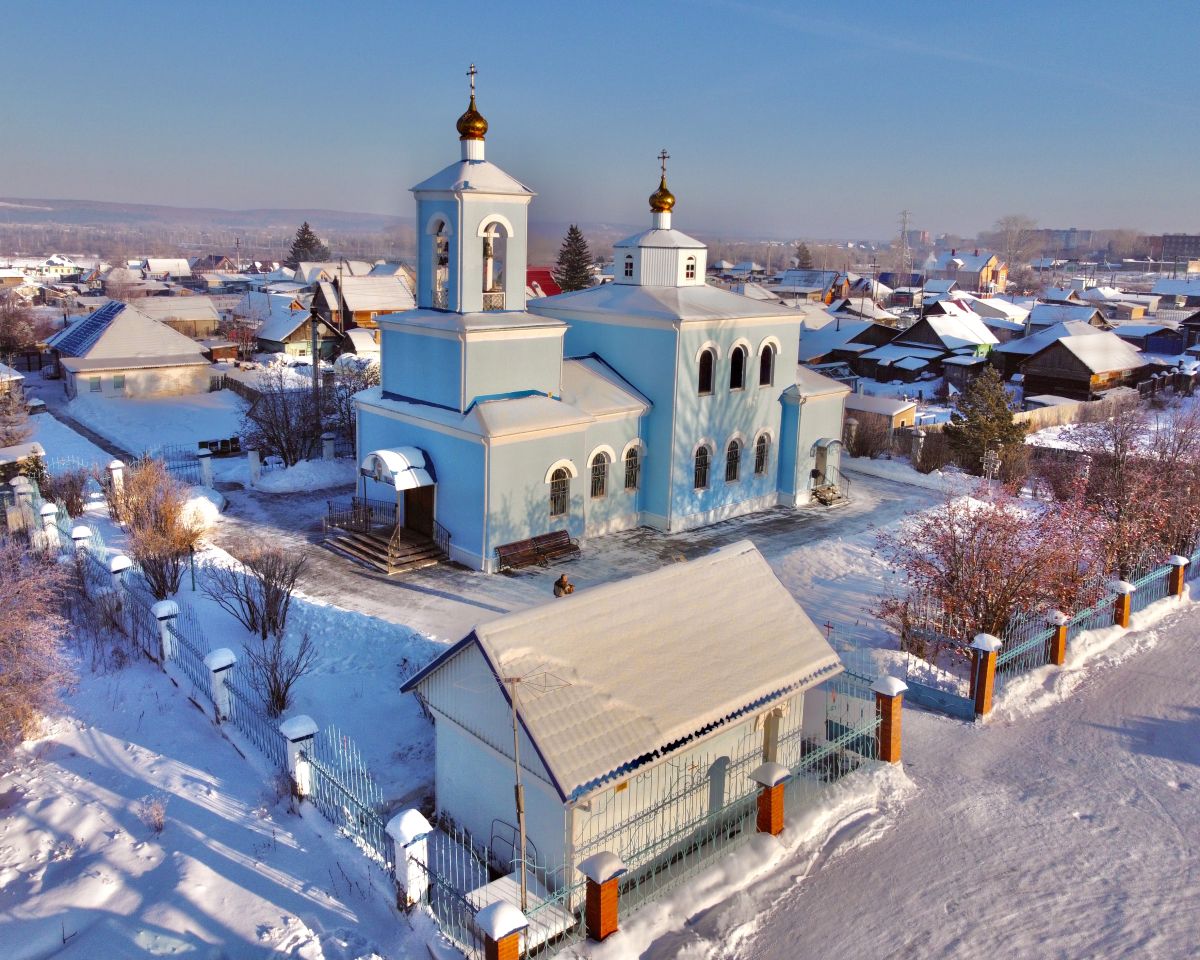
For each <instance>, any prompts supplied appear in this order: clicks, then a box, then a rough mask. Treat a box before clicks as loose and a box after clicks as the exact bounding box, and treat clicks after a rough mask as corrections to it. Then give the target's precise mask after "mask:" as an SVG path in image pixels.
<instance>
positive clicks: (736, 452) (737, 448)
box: [725, 440, 742, 483]
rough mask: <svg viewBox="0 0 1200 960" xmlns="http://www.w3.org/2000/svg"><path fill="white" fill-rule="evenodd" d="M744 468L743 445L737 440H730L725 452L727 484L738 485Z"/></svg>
mask: <svg viewBox="0 0 1200 960" xmlns="http://www.w3.org/2000/svg"><path fill="white" fill-rule="evenodd" d="M741 467H742V445H741V444H740V443H738V442H737V441H736V440H730V441H729V446H728V447H727V448H726V450H725V482H726V483H736V482H737V478H738V473H739V471H740V470H741Z"/></svg>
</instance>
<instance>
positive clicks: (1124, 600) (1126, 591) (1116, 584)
mask: <svg viewBox="0 0 1200 960" xmlns="http://www.w3.org/2000/svg"><path fill="white" fill-rule="evenodd" d="M1108 589H1109V590H1111V591H1112V592H1113V593H1115V594H1116V595H1117V600H1116V603H1114V604H1113V626H1114V627H1124V628H1126V629H1128V627H1129V612H1130V610H1131V609H1132V606H1133V591H1134V590H1135V589H1136V588H1135V587H1134V585H1133V584H1132V583H1130V582H1129V581H1128V580H1114V581H1113V582H1112V583H1110V584H1109V585H1108Z"/></svg>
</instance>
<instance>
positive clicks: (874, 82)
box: [0, 0, 1200, 237]
mask: <svg viewBox="0 0 1200 960" xmlns="http://www.w3.org/2000/svg"><path fill="white" fill-rule="evenodd" d="M5 6H6V9H5V12H4V20H3V22H4V33H5V34H6V36H7V38H8V41H9V42H7V43H6V44H5V55H4V57H3V59H0V89H3V90H5V91H7V94H8V96H6V98H5V100H6V102H7V103H8V105H9V107H10V109H15V110H17V111H19V113H20V114H21V119H20V120H19V121H17V120H15V119H14V118H13V117H12V116H11V115H10V120H9V123H8V124H7V125H6V134H5V137H4V141H3V143H2V144H0V196H2V195H7V196H26V197H71V198H82V199H98V200H115V201H125V202H146V203H168V204H176V205H195V206H216V207H234V208H246V207H325V208H332V209H343V210H364V211H372V212H380V213H396V214H400V215H404V216H411V213H412V203H411V197H410V195H409V194H408V193H407V190H408V188H409V187H410V186H411V185H412V184H414V183H416V182H418V181H419V180H421V179H423V178H424V177H425V176H426V175H428V174H430V173H432V172H434V171H435V170H437V169H439V168H440V167H442V166H444V165H445V164H446V163H448V162H450V161H451V160H453V159H455V158H456V157H457V154H458V144H457V141H456V134H455V132H454V121H455V119H456V118H457V116H458V114H459V113H460V112H461V111H462V109H463V108H464V106H465V101H466V77H465V71H466V68H467V65H468V64H469V63H470V62H471V61H474V62H475V63H477V64H478V67H479V71H480V73H479V81H478V83H479V105H480V109H481V110H482V111H483V113H484V114H485V116H486V117H487V118H488V121H489V123H490V124H491V132H490V133H489V136H488V145H487V149H488V158H489V159H490V160H492V161H494V162H496V163H498V164H500V165H501V166H502V167H504V168H505V169H506V170H508V171H509V172H510V173H512V174H513V175H515V176H517V177H519V178H520V179H522V180H523V181H525V182H526V183H528V184H530V185H531V186H532V187H533V188H534V189H535V190H537V192H538V194H539V197H538V199H537V200H535V201H534V208H533V216H535V217H536V218H539V219H542V220H552V221H565V220H581V221H587V222H596V221H598V222H608V223H641V222H642V221H643V220H645V219H646V216H647V214H646V199H645V198H646V196H647V195H648V194H649V193H650V192H651V191H652V190H653V189H654V187H655V177H656V172H657V166H656V161H655V154H656V153H657V152H658V150H659V149H660V148H661V147H663V146H666V147H667V148H668V150H670V152H671V154H672V158H673V159H672V160H671V165H670V171H669V172H670V181H671V186H672V189H673V190H674V191H675V193H676V194H677V195H678V197H679V205H678V207H677V217H676V221H677V225H678V226H680V227H681V228H689V227H690V228H691V229H693V230H695V231H697V232H704V233H708V234H717V235H720V234H728V235H729V236H734V235H745V236H777V237H792V236H809V237H852V236H860V237H882V236H887V235H890V234H891V233H893V232H894V230H895V226H896V215H897V213H898V211H899V210H901V209H902V208H904V207H907V208H909V209H910V210H912V211H914V225H915V226H919V227H923V228H926V229H930V230H933V231H937V232H943V231H950V232H958V233H964V234H973V233H974V232H975V231H976V230H978V229H981V228H987V227H988V226H989V225H990V224H991V223H992V222H993V221H994V220H995V219H996V217H998V216H1001V215H1004V214H1007V213H1027V214H1029V215H1030V216H1033V217H1034V218H1036V219H1037V220H1038V221H1039V222H1040V223H1041V224H1043V225H1046V226H1070V225H1077V226H1080V227H1105V226H1134V227H1140V228H1143V229H1146V230H1151V231H1159V230H1189V231H1195V230H1200V204H1198V203H1197V200H1198V199H1200V197H1198V194H1200V188H1198V186H1197V177H1196V175H1195V165H1196V157H1197V156H1198V155H1200V122H1198V121H1200V104H1198V103H1197V101H1196V99H1195V98H1194V93H1195V82H1194V80H1193V76H1194V74H1193V73H1192V67H1191V64H1192V63H1193V62H1194V57H1195V50H1196V46H1197V42H1198V41H1200V25H1198V19H1200V18H1198V17H1197V12H1196V6H1195V4H1194V3H1192V2H1187V0H1180V2H1173V3H1167V2H1142V3H1138V4H1118V3H1115V2H1107V0H1092V2H1078V3H1076V2H1053V3H1047V2H1045V0H1042V2H1035V0H1008V2H1006V3H1003V4H988V5H986V6H985V5H984V4H982V3H975V2H961V0H960V2H958V3H934V2H925V0H905V2H899V0H893V2H888V3H884V2H878V3H854V4H849V3H803V2H800V0H794V2H790V3H768V2H757V0H755V2H717V0H712V2H706V0H693V2H636V3H628V2H626V3H619V4H617V3H613V4H609V3H604V4H600V3H582V2H560V3H524V4H516V3H503V2H491V3H449V2H446V3H441V2H436V3H435V2H427V3H412V4H406V3H397V2H389V3H383V2H377V3H366V2H354V0H346V2H334V0H328V2H324V3H305V2H301V0H297V2H291V3H275V2H271V0H253V2H247V0H242V2H233V0H208V2H205V3H182V2H177V3H162V2H144V3H139V2H119V0H109V2H98V0H93V2H88V3H80V2H67V0H44V2H41V3H21V4H6V5H5ZM14 38H17V42H13V40H14ZM17 130H20V131H21V136H19V137H18V136H15V133H16V131H17Z"/></svg>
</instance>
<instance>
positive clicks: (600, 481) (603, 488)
mask: <svg viewBox="0 0 1200 960" xmlns="http://www.w3.org/2000/svg"><path fill="white" fill-rule="evenodd" d="M606 493H608V454H607V453H598V454H596V455H595V456H594V457H593V458H592V499H593V500H599V499H600V498H602V497H603V496H604V495H605V494H606Z"/></svg>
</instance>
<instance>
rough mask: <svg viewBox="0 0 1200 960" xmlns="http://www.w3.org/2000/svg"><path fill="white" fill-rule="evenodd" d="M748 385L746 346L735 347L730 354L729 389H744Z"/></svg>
mask: <svg viewBox="0 0 1200 960" xmlns="http://www.w3.org/2000/svg"><path fill="white" fill-rule="evenodd" d="M745 386H746V348H745V347H734V348H733V353H731V354H730V355H729V389H730V390H742V389H744V388H745Z"/></svg>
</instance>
